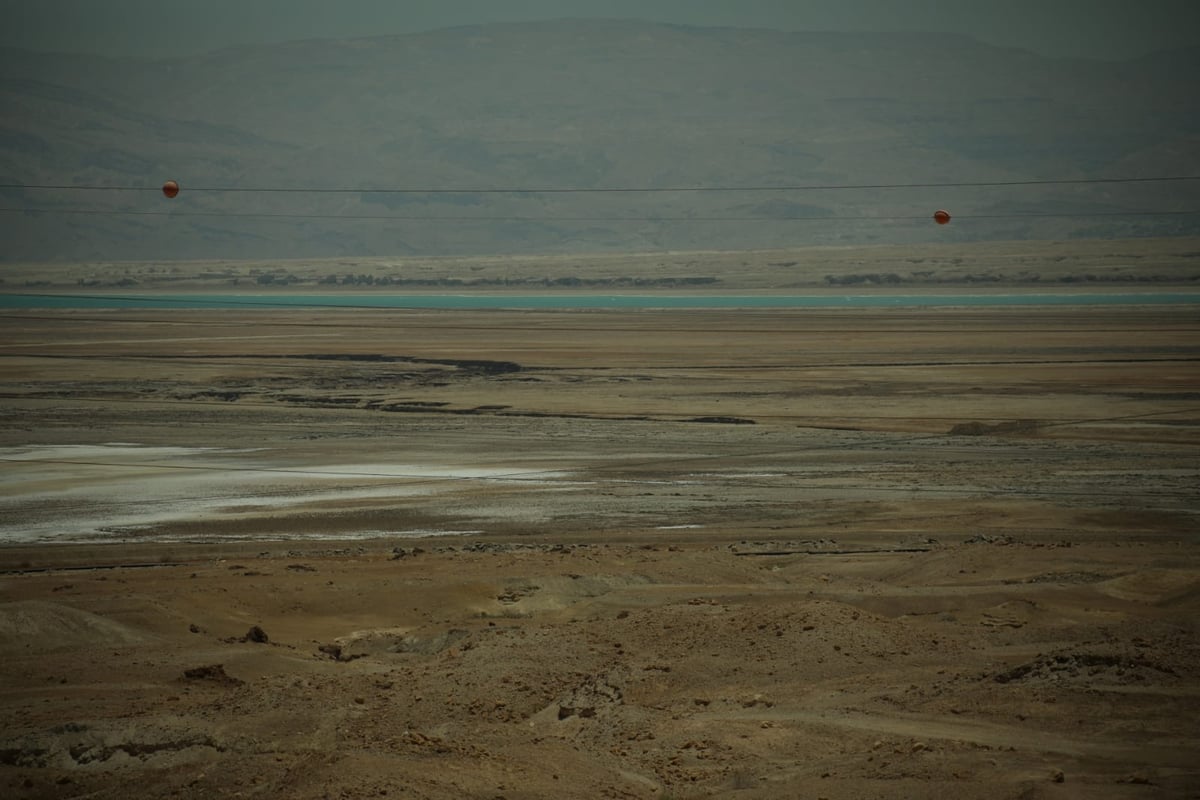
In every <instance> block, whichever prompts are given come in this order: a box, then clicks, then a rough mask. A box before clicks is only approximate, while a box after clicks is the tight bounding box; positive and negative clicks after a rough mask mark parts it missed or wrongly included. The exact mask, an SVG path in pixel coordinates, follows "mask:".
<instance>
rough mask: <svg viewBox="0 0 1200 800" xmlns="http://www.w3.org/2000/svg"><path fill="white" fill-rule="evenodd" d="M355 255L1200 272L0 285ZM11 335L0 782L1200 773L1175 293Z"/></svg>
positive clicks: (27, 328)
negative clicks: (1049, 302)
mask: <svg viewBox="0 0 1200 800" xmlns="http://www.w3.org/2000/svg"><path fill="white" fill-rule="evenodd" d="M23 269H24V270H25V272H22V270H23ZM252 269H253V270H257V272H251V270H252ZM351 273H353V274H356V275H358V274H370V275H373V276H374V275H380V276H382V275H401V276H405V275H407V276H411V275H413V274H418V275H422V276H424V277H422V278H421V280H424V281H426V285H427V286H428V287H429V290H431V291H436V290H437V287H438V286H443V287H444V286H445V285H448V284H451V285H452V282H453V280H460V281H462V280H464V279H465V280H476V279H479V278H487V279H488V280H487V281H484V282H479V281H477V285H476V286H474V287H468V288H469V289H470V290H477V291H496V290H497V287H498V286H504V285H506V284H505V281H506V280H507V281H508V282H509V284H510V285H511V284H519V285H520V286H519V288H520V290H521V291H523V292H528V291H530V287H536V286H537V285H539V284H540V285H541V286H542V287H543V289H542V290H543V291H546V290H547V289H546V288H545V287H550V289H549V290H560V289H561V287H562V286H564V285H569V284H571V283H572V281H566V282H562V281H560V280H559V279H560V278H564V277H567V278H570V277H579V276H581V275H583V276H589V280H590V279H593V278H594V279H597V280H599V279H600V278H608V279H611V281H610V283H609V284H603V285H605V286H607V287H608V288H612V286H614V285H618V284H619V285H620V286H621V287H623V288H624V289H625V290H629V291H637V290H638V287H641V288H642V289H646V287H651V288H650V289H646V290H647V291H649V290H653V291H668V292H669V291H678V287H679V286H682V285H685V284H686V285H688V286H690V287H691V288H689V289H688V291H697V292H700V291H708V292H747V293H753V292H772V291H778V292H792V293H804V292H806V291H812V292H822V291H823V292H835V291H846V290H845V289H841V288H838V287H841V286H844V285H846V284H853V285H855V286H856V287H858V288H856V289H855V290H854V291H856V292H864V293H865V292H869V291H887V292H902V293H903V292H910V293H912V294H920V293H924V292H931V291H941V292H955V291H960V292H969V293H978V292H981V291H1003V292H1008V293H1020V292H1044V291H1085V290H1086V291H1088V292H1098V291H1099V292H1143V291H1155V292H1162V291H1188V292H1193V293H1194V292H1195V289H1196V287H1197V285H1200V241H1197V240H1195V239H1191V240H1180V239H1174V240H1141V241H1124V242H1070V243H1021V244H998V245H940V246H936V247H935V246H929V247H925V248H921V247H915V246H914V247H910V248H902V249H901V248H864V249H855V248H825V249H820V250H797V251H794V252H787V251H778V252H772V253H740V254H728V253H707V254H670V255H666V256H664V255H658V256H641V257H625V258H622V257H617V256H603V257H600V256H597V257H593V258H590V259H586V258H575V259H566V258H559V259H551V258H545V259H530V260H525V261H522V260H520V259H495V260H486V259H477V260H457V261H456V260H431V261H428V262H422V263H420V264H417V263H413V264H407V263H404V262H389V261H386V260H371V261H357V262H350V261H341V262H337V263H311V264H298V263H289V264H286V265H235V264H222V265H213V264H176V265H167V266H162V265H84V266H71V267H67V266H64V267H61V268H47V267H44V266H29V267H27V268H23V267H20V266H14V267H12V268H7V267H6V268H5V272H4V275H5V283H4V284H3V286H2V287H0V289H2V290H3V291H6V292H10V293H11V292H20V291H28V292H39V293H54V292H67V293H69V292H79V291H81V289H80V288H79V287H80V285H81V284H83V285H84V286H85V288H86V289H87V290H88V291H100V290H101V289H100V288H96V287H97V285H99V284H104V283H106V282H109V280H110V278H112V277H113V276H115V275H121V276H124V277H125V278H128V281H127V283H126V286H127V287H128V286H129V285H134V284H135V285H134V288H135V289H136V290H137V291H139V292H140V291H156V290H163V289H168V290H169V291H172V292H188V291H209V292H221V291H226V292H227V291H235V290H244V289H245V288H246V286H247V285H248V284H252V285H254V286H257V287H260V288H261V284H262V283H263V282H261V281H258V280H257V276H260V275H263V274H272V275H281V274H282V275H289V276H294V280H292V279H290V278H289V281H288V282H287V284H286V286H284V287H283V288H279V287H272V286H267V287H266V288H267V289H277V290H278V291H287V292H290V293H295V292H304V291H310V292H312V291H318V288H317V285H316V284H317V282H318V281H319V280H320V278H321V277H322V276H325V275H329V274H351ZM889 275H895V277H894V278H891V277H882V278H881V277H879V276H889ZM830 276H833V277H832V278H830ZM847 276H849V277H847ZM855 276H858V277H855ZM862 276H867V277H862ZM696 277H700V278H705V279H709V278H711V279H712V280H705V281H691V283H687V282H684V281H682V278H696ZM672 278H675V279H680V280H677V281H676V282H675V283H674V284H672V283H671V281H670V280H668V279H672ZM273 281H274V279H271V282H273ZM130 282H133V284H131V283H130ZM235 282H236V285H237V286H239V287H240V289H231V288H230V286H231V285H232V284H234V283H235ZM701 284H703V285H701ZM592 285H593V287H595V286H600V285H602V284H601V283H597V282H596V281H593V284H592ZM672 286H673V287H674V288H672ZM981 286H982V287H983V288H981ZM696 287H700V288H696ZM331 288H332V290H334V291H346V297H347V300H348V303H347V305H353V302H352V301H353V299H354V297H356V296H357V295H355V294H353V293H352V292H350V291H349V290H348V289H346V288H345V287H342V286H334V287H331ZM577 288H578V287H577ZM587 288H588V287H587V286H584V287H582V288H580V289H579V290H580V291H582V290H586V289H587ZM321 290H324V289H321ZM359 290H362V287H361V286H358V287H356V289H355V291H359ZM387 290H388V289H380V288H379V286H375V287H374V288H373V289H372V291H376V292H378V291H387ZM124 291H131V289H128V288H126V289H124ZM0 332H2V333H0V394H2V397H3V399H2V401H0V416H2V417H3V425H2V426H0V537H2V538H3V544H2V546H0V570H2V571H0V646H2V647H3V656H4V658H3V663H2V664H0V795H3V796H4V797H8V798H127V797H156V798H157V797H163V798H172V797H179V798H210V797H245V798H253V797H261V798H305V799H307V798H314V799H315V798H367V797H381V796H387V797H400V798H479V799H480V800H482V799H484V798H487V799H489V800H491V799H493V798H506V799H507V800H517V799H518V798H700V797H721V798H745V799H746V800H750V799H751V798H814V799H815V798H829V799H830V800H834V798H839V799H841V798H847V799H849V798H854V799H856V800H857V799H858V798H918V797H921V798H923V797H936V798H989V799H990V798H1164V797H1166V798H1183V797H1200V637H1198V626H1200V617H1198V612H1200V537H1198V533H1200V526H1198V517H1197V514H1198V512H1200V460H1198V458H1197V456H1198V454H1200V370H1198V369H1197V361H1198V359H1200V304H1196V303H1190V304H1182V303H1181V304H1177V305H1176V304H1169V305H1156V306H1149V305H1144V304H1139V303H1124V304H1120V305H1112V306H1103V307H1101V306H1076V305H1066V306H1054V307H1050V306H1035V305H1030V306H1019V307H977V308H960V307H937V308H932V307H895V308H875V309H864V308H857V309H855V308H844V309H841V308H839V309H754V310H748V309H725V310H705V311H698V310H669V311H668V310H640V311H630V310H624V311H622V310H600V311H556V310H541V311H505V310H491V311H462V310H442V311H430V310H411V309H410V310H404V309H365V308H351V307H344V308H323V309H317V308H305V307H300V308H291V309H284V308H278V309H254V308H237V309H187V308H183V309H168V310H144V309H138V310H131V309H53V310H48V309H38V308H24V309H16V308H5V309H3V311H0Z"/></svg>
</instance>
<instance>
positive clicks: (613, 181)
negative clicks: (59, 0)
mask: <svg viewBox="0 0 1200 800" xmlns="http://www.w3.org/2000/svg"><path fill="white" fill-rule="evenodd" d="M0 75H2V78H0V84H2V87H3V92H2V95H0V98H2V99H0V183H5V184H59V183H63V184H72V185H76V184H87V185H96V184H98V185H105V186H134V187H147V188H151V189H152V188H154V187H157V186H158V185H160V184H161V183H162V181H163V180H165V179H167V178H173V179H176V180H178V181H179V182H180V183H181V184H182V185H183V187H184V191H183V193H181V195H180V196H179V198H177V199H176V200H174V201H167V200H165V199H164V198H162V196H161V195H159V194H158V193H157V192H153V191H146V192H114V193H109V192H94V191H89V192H80V191H33V190H23V189H0V206H2V207H5V208H20V209H45V210H46V212H45V213H38V212H32V211H31V212H26V213H12V212H6V213H3V214H0V235H3V237H4V239H5V242H6V246H5V248H4V249H3V251H2V257H4V258H6V259H8V260H71V259H192V258H251V257H254V258H264V257H280V258H296V257H328V256H342V255H345V256H359V255H404V254H409V253H421V254H471V253H504V252H526V253H539V252H572V251H604V250H651V249H733V248H758V247H763V248H766V247H778V246H787V245H804V244H829V243H859V242H863V243H884V242H914V241H927V240H934V239H948V240H966V239H991V238H1003V239H1009V238H1042V237H1070V236H1106V235H1114V236H1128V235H1151V234H1153V235H1167V234H1175V233H1197V232H1200V218H1198V217H1196V216H1194V215H1193V216H1177V217H1135V216H1131V217H1119V216H1113V217H1109V216H1101V215H1103V214H1109V213H1117V212H1120V213H1124V212H1130V211H1142V210H1161V209H1194V208H1197V207H1200V202H1198V201H1200V186H1197V185H1196V184H1195V183H1161V184H1115V185H1113V184H1096V185H1089V186H1075V187H1072V186H1065V187H1064V186H1060V187H1020V188H984V187H962V188H957V189H947V188H942V189H905V190H900V189H882V190H881V189H875V190H839V191H828V190H826V191H817V190H812V191H786V192H762V191H759V192H718V193H690V192H679V193H675V192H665V193H652V194H636V193H596V194H591V193H582V194H573V193H565V194H559V193H546V194H504V193H501V194H472V193H469V192H467V193H462V194H453V193H437V194H421V193H413V194H393V193H357V192H356V193H349V194H337V193H329V194H313V193H305V192H300V193H259V192H249V191H247V192H202V191H191V192H189V190H188V187H225V188H240V189H254V188H262V187H278V188H295V189H302V188H313V187H328V188H335V187H352V188H356V189H357V188H376V189H397V188H429V189H439V190H447V189H483V188H492V189H508V188H522V187H526V188H547V189H548V188H611V187H645V188H667V187H680V186H701V187H728V186H795V185H815V184H820V185H829V184H879V183H929V182H957V181H965V182H973V181H1011V180H1037V179H1061V178H1095V177H1134V176H1162V175H1197V174H1200V105H1198V104H1197V103H1196V101H1195V99H1194V98H1195V89H1194V87H1195V85H1197V79H1198V78H1200V50H1197V49H1189V50H1176V51H1170V52H1164V53H1160V54H1156V55H1153V56H1148V57H1145V58H1141V59H1136V60H1132V61H1127V62H1099V61H1087V60H1069V59H1050V58H1045V57H1042V56H1038V55H1034V54H1032V53H1030V52H1027V51H1023V50H1015V49H1008V48H999V47H995V46H990V45H986V44H982V43H980V42H978V41H976V40H973V39H970V38H967V37H961V36H953V35H933V34H929V35H922V34H835V33H786V32H777V31H766V30H741V29H732V28H692V27H682V26H674V25H665V24H654V23H644V22H609V21H594V20H593V21H583V20H580V21H571V20H566V21H556V22H545V23H527V24H503V25H486V26H477V27H464V28H454V29H447V30H440V31H434V32H431V33H422V34H412V35H404V36H388V37H379V38H366V39H352V40H342V41H337V40H316V41H306V42H294V43H285V44H277V45H266V46H255V47H235V48H229V49H225V50H221V51H218V52H213V53H208V54H204V55H199V56H192V57H184V58H178V59H162V60H153V61H147V60H139V59H133V58H127V59H121V58H104V57H99V56H87V55H70V56H63V55H48V54H40V53H32V52H28V51H22V50H14V49H5V50H0ZM938 207H947V208H950V209H951V210H952V211H954V212H955V214H956V215H957V216H956V221H955V222H954V223H952V224H951V225H950V226H948V227H946V228H938V227H936V226H933V225H932V224H931V223H928V222H927V218H928V215H929V214H931V213H932V211H933V210H934V209H935V208H938ZM67 210H72V211H81V212H89V213H77V214H76V213H72V214H67V213H62V212H64V211H67ZM117 210H121V211H132V212H141V213H139V214H130V215H108V214H107V213H105V214H96V213H90V212H110V211H117ZM164 212H169V214H170V215H167V216H164V215H163V214H164ZM245 214H256V215H262V216H242V215H245ZM292 214H310V215H314V216H313V217H311V218H296V217H292V216H269V215H292ZM1023 214H1035V215H1046V214H1087V215H1090V216H1080V217H1047V216H1034V217H1012V216H1008V215H1023ZM206 215H212V216H206ZM226 215H230V216H226ZM342 215H353V216H365V217H394V218H392V219H376V218H372V219H330V218H327V217H332V216H342ZM992 215H999V216H1001V217H1004V218H986V219H985V218H981V217H985V216H992ZM470 216H474V217H484V218H488V219H483V220H479V219H477V220H475V221H469V220H463V219H459V218H461V217H470ZM431 217H432V218H437V219H429V218H431ZM663 217H669V218H678V217H684V218H687V217H700V218H706V219H700V220H697V221H680V220H676V219H669V220H662V219H661V218H663ZM714 217H716V218H722V219H718V220H713V219H707V218H714ZM728 217H737V218H746V217H756V218H763V217H766V218H774V219H754V220H748V219H739V220H736V221H733V220H727V219H724V218H728ZM787 217H799V218H802V219H780V218H787ZM895 217H900V218H903V219H880V218H895ZM970 217H976V218H975V219H971V218H970ZM421 218H424V219H421ZM447 218H454V219H447ZM497 218H500V219H497ZM554 218H558V219H554ZM606 218H607V219H606ZM613 218H618V219H613ZM864 218H866V219H864Z"/></svg>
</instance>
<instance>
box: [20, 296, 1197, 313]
mask: <svg viewBox="0 0 1200 800" xmlns="http://www.w3.org/2000/svg"><path fill="white" fill-rule="evenodd" d="M1196 303H1200V293H1194V292H1120V293H1118V292H1093V293H1085V292H1078V293H1069V294H904V295H900V294H852V295H805V294H775V295H630V294H619V295H618V294H613V295H599V294H536V295H481V294H370V295H353V296H347V295H312V294H304V295H300V294H176V295H172V294H153V295H150V294H146V295H133V294H127V295H103V294H96V295H91V294H88V295H84V294H0V308H22V309H26V308H189V309H196V308H288V307H321V308H441V309H525V310H537V309H540V310H558V309H614V310H620V309H649V308H663V309H687V308H701V309H703V308H886V307H918V308H921V307H925V308H928V307H943V306H1109V305H1119V306H1124V305H1168V304H1188V305H1191V304H1196Z"/></svg>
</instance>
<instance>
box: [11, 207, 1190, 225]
mask: <svg viewBox="0 0 1200 800" xmlns="http://www.w3.org/2000/svg"><path fill="white" fill-rule="evenodd" d="M0 213H4V214H48V215H55V214H63V215H66V214H70V215H81V216H101V217H122V216H125V217H171V218H176V217H177V218H185V217H186V218H202V217H203V218H213V217H216V218H225V219H229V218H248V219H325V220H337V219H346V220H385V221H387V220H394V221H397V222H406V221H407V222H913V221H922V222H923V221H925V220H927V219H928V218H929V215H927V214H917V215H913V214H904V215H868V214H859V215H855V216H846V215H838V214H830V215H823V214H806V215H792V216H787V215H776V216H750V215H743V216H707V215H705V216H687V215H682V216H661V215H647V216H638V215H632V216H631V215H622V216H607V217H602V216H536V215H462V214H429V215H424V214H307V213H294V212H269V211H263V212H258V211H248V212H242V211H138V210H133V209H103V208H32V207H27V208H14V207H0ZM1196 215H1200V209H1161V210H1144V211H1069V212H1040V211H1030V212H1019V213H1012V214H955V215H954V219H956V220H968V219H977V220H983V219H1091V218H1106V217H1186V216H1196Z"/></svg>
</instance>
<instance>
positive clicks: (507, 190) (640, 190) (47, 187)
mask: <svg viewBox="0 0 1200 800" xmlns="http://www.w3.org/2000/svg"><path fill="white" fill-rule="evenodd" d="M1176 181H1200V175H1160V176H1153V177H1125V178H1047V179H1030V180H1007V181H918V182H910V183H824V184H785V185H779V186H771V185H763V184H758V185H754V184H752V185H745V186H657V187H655V186H598V187H584V186H565V187H554V186H545V187H517V186H512V187H474V188H471V187H464V188H453V189H452V188H446V187H393V188H379V187H371V186H360V187H300V186H296V187H292V186H203V185H201V186H184V187H183V191H186V192H223V193H227V192H237V193H252V192H257V193H272V194H603V193H624V194H662V193H669V192H806V191H841V190H855V189H872V190H877V189H948V188H966V187H970V188H974V187H1004V186H1077V185H1086V184H1123V183H1167V182H1176ZM0 189H26V190H35V191H105V192H161V191H162V189H161V187H158V186H103V185H98V184H67V183H28V184H26V183H0Z"/></svg>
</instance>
